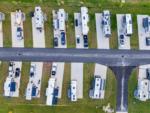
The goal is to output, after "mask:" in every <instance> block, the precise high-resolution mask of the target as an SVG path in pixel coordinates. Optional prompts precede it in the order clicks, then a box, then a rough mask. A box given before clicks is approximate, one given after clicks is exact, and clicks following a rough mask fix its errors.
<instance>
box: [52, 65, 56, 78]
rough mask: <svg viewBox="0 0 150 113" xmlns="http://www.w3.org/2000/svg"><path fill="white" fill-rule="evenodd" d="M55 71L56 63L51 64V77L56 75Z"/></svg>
mask: <svg viewBox="0 0 150 113" xmlns="http://www.w3.org/2000/svg"><path fill="white" fill-rule="evenodd" d="M56 70H57V63H53V64H52V70H51V75H53V76H55V75H56Z"/></svg>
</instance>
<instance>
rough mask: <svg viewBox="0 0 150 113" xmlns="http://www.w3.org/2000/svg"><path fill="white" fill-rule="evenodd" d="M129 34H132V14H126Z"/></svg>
mask: <svg viewBox="0 0 150 113" xmlns="http://www.w3.org/2000/svg"><path fill="white" fill-rule="evenodd" d="M125 18H126V29H127V34H132V32H133V31H132V17H131V14H125Z"/></svg>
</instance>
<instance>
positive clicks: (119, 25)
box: [117, 14, 130, 49]
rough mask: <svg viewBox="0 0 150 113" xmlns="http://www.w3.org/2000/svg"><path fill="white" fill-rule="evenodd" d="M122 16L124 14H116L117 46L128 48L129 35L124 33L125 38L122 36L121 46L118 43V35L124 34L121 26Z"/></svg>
mask: <svg viewBox="0 0 150 113" xmlns="http://www.w3.org/2000/svg"><path fill="white" fill-rule="evenodd" d="M123 16H124V14H117V32H118V48H119V49H130V37H129V36H126V35H124V36H125V38H124V45H123V46H121V45H120V43H119V39H120V38H119V37H120V35H121V34H125V33H124V28H123V27H122V20H123Z"/></svg>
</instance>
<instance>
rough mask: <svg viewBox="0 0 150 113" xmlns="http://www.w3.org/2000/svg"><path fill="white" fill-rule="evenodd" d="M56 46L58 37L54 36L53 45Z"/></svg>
mask: <svg viewBox="0 0 150 113" xmlns="http://www.w3.org/2000/svg"><path fill="white" fill-rule="evenodd" d="M57 46H58V38H57V37H54V47H57Z"/></svg>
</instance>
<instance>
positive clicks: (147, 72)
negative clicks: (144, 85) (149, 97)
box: [146, 68, 150, 80]
mask: <svg viewBox="0 0 150 113" xmlns="http://www.w3.org/2000/svg"><path fill="white" fill-rule="evenodd" d="M146 78H147V79H148V80H150V68H147V69H146Z"/></svg>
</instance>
